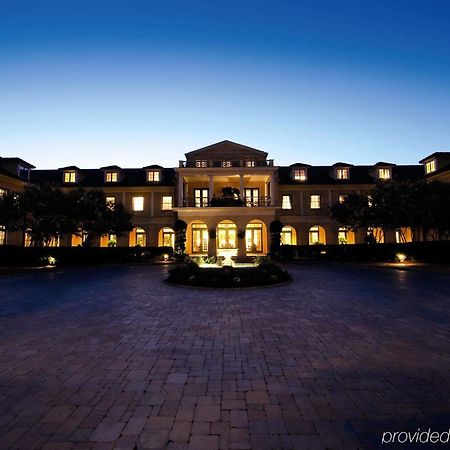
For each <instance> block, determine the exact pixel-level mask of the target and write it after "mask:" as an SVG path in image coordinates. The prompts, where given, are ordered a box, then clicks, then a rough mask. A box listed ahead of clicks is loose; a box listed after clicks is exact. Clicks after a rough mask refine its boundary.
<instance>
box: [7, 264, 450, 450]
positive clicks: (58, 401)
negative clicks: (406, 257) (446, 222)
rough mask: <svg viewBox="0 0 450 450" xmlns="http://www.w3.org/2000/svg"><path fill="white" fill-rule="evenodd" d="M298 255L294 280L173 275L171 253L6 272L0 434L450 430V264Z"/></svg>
mask: <svg viewBox="0 0 450 450" xmlns="http://www.w3.org/2000/svg"><path fill="white" fill-rule="evenodd" d="M286 269H287V270H289V272H290V273H291V274H292V275H293V277H294V282H293V283H291V284H289V285H286V286H283V287H279V288H265V289H264V288H262V289H261V288H259V289H250V290H234V291H233V290H223V291H218V290H196V289H185V288H179V287H174V286H168V285H166V284H164V283H163V282H162V281H163V279H164V278H165V277H166V276H167V270H168V268H167V267H166V266H120V267H119V266H117V267H101V268H95V269H92V268H81V269H67V270H61V271H60V270H58V269H56V270H54V271H53V272H51V273H36V274H29V275H20V276H10V277H3V278H0V448H1V449H41V448H42V449H46V450H50V449H54V450H69V449H70V450H75V449H78V450H81V449H99V450H100V449H101V450H107V449H124V450H133V449H138V450H147V449H171V450H175V449H190V450H214V449H322V448H329V449H358V448H379V447H381V437H382V434H383V431H397V430H401V431H410V432H415V431H416V430H417V429H418V428H419V427H420V428H421V429H428V428H431V429H432V430H436V431H445V430H446V429H447V430H448V428H449V424H450V395H449V393H450V354H449V352H448V349H449V348H450V313H449V311H450V308H449V302H450V283H449V276H448V275H446V274H439V273H431V272H421V271H415V272H412V271H401V270H389V269H372V268H368V267H356V266H338V265H318V264H315V265H314V264H312V265H300V264H299V265H294V264H292V265H287V266H286ZM383 447H386V448H388V447H389V446H388V445H384V446H383ZM392 448H394V447H392ZM422 448H423V446H422Z"/></svg>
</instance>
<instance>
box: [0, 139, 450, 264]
mask: <svg viewBox="0 0 450 450" xmlns="http://www.w3.org/2000/svg"><path fill="white" fill-rule="evenodd" d="M424 177H425V178H426V179H430V180H439V181H445V182H449V181H450V153H449V152H437V153H433V154H432V155H430V156H428V157H426V158H424V159H423V160H422V161H420V164H417V165H396V164H394V163H388V162H378V163H375V164H373V165H364V166H361V165H353V164H351V163H345V162H338V163H335V164H333V165H330V166H313V165H309V164H307V163H301V162H297V163H293V164H292V165H290V166H287V167H286V166H277V165H275V164H274V161H273V160H272V159H268V154H267V152H265V151H262V150H260V149H255V148H251V147H248V146H245V145H241V144H237V143H234V142H231V141H222V142H218V143H216V144H212V145H209V146H207V147H204V148H200V149H197V150H193V151H190V152H188V153H186V154H185V160H182V161H179V163H178V167H175V168H163V167H161V166H158V165H148V166H145V167H141V168H121V167H118V166H115V165H111V166H107V167H101V168H98V169H83V168H79V167H76V166H67V167H62V168H59V169H55V170H38V169H35V168H34V166H32V165H31V164H29V163H27V162H26V161H23V160H21V159H20V158H0V195H2V194H4V193H6V192H8V191H21V190H23V189H24V187H25V186H26V185H27V183H42V182H51V183H53V184H56V185H58V186H60V187H61V188H62V189H64V190H71V189H76V188H79V187H84V188H86V189H91V188H95V189H102V190H103V191H104V192H105V195H106V197H107V201H109V202H121V203H122V204H123V205H124V206H125V207H126V208H127V209H129V210H130V211H131V212H132V214H133V225H134V229H133V230H132V231H131V232H130V233H129V235H127V236H121V237H117V238H116V237H115V236H104V237H102V238H101V239H99V241H98V242H97V245H99V246H107V245H109V243H110V242H111V241H115V242H116V243H117V245H118V246H135V245H140V246H166V245H167V246H172V247H173V246H174V240H175V237H174V231H173V228H174V223H175V221H176V220H177V219H180V220H183V221H184V222H186V224H187V225H188V227H187V253H189V254H190V255H223V256H233V255H239V256H242V255H265V254H267V252H268V247H269V241H270V234H269V227H270V224H271V223H272V222H273V221H275V220H279V221H280V222H281V223H282V224H283V229H282V233H281V240H282V243H283V244H285V245H289V244H297V245H302V244H304V245H308V244H310V245H312V244H317V243H326V244H338V243H346V244H354V243H362V242H364V241H365V238H366V235H367V230H358V231H357V232H356V233H354V232H352V231H348V230H346V229H344V228H340V227H339V225H338V224H337V223H336V222H334V221H333V220H332V219H331V218H330V207H331V206H332V205H333V204H335V203H336V202H338V201H343V200H344V199H345V196H346V195H348V194H350V193H352V192H359V193H364V192H369V191H370V190H371V189H372V188H373V187H374V185H375V183H376V182H377V181H378V180H398V181H405V180H417V179H423V178H424ZM374 231H375V235H376V236H377V239H378V240H379V241H380V242H395V241H396V239H397V240H398V233H396V232H395V231H386V232H383V230H371V232H374ZM402 235H404V233H402ZM410 238H411V237H409V239H410ZM26 241H27V240H26V233H24V232H15V233H12V232H11V233H6V230H5V229H4V227H1V225H0V244H6V243H8V244H13V245H26ZM81 243H82V238H81V237H78V236H75V235H74V236H61V238H60V240H59V242H55V245H67V246H77V245H80V244H81Z"/></svg>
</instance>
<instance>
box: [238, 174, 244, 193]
mask: <svg viewBox="0 0 450 450" xmlns="http://www.w3.org/2000/svg"><path fill="white" fill-rule="evenodd" d="M239 193H240V195H241V198H242V199H243V198H244V196H245V192H244V175H243V174H242V173H241V174H240V175H239Z"/></svg>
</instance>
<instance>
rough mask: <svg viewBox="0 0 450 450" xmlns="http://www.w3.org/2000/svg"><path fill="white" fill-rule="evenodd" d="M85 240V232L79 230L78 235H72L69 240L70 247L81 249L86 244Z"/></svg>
mask: <svg viewBox="0 0 450 450" xmlns="http://www.w3.org/2000/svg"><path fill="white" fill-rule="evenodd" d="M86 239H87V232H86V231H81V230H80V231H79V232H78V234H72V236H71V239H70V245H71V246H72V247H82V246H83V244H84V243H85V242H86Z"/></svg>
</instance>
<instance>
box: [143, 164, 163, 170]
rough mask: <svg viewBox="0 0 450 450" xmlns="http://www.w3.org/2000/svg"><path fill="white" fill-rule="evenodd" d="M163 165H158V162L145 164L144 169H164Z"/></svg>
mask: <svg viewBox="0 0 450 450" xmlns="http://www.w3.org/2000/svg"><path fill="white" fill-rule="evenodd" d="M162 168H163V167H162V166H158V164H152V165H150V166H145V167H143V169H162Z"/></svg>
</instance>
